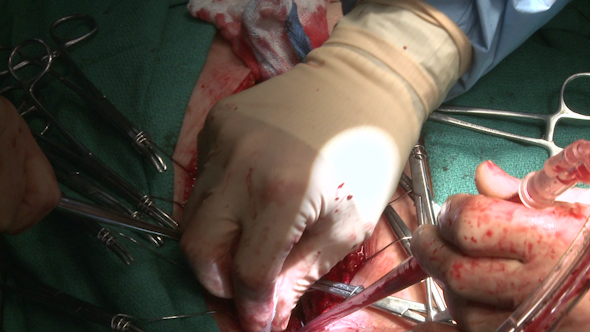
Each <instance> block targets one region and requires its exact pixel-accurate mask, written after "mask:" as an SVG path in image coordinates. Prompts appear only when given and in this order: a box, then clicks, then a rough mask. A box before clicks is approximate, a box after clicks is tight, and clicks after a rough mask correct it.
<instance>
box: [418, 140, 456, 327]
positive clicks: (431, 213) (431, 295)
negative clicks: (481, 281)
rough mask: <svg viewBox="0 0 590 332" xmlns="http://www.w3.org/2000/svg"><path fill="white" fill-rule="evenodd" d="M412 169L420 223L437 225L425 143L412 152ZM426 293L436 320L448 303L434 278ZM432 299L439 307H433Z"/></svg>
mask: <svg viewBox="0 0 590 332" xmlns="http://www.w3.org/2000/svg"><path fill="white" fill-rule="evenodd" d="M409 160H410V170H411V172H412V190H413V192H414V205H415V206H416V217H417V219H418V225H420V226H421V225H436V215H435V210H434V205H433V198H432V189H431V188H432V182H431V179H430V172H429V170H428V164H427V160H428V155H427V154H426V148H425V147H424V146H423V145H420V144H418V145H416V146H414V148H413V149H412V152H411V154H410V159H409ZM426 295H427V298H428V299H427V301H428V303H427V309H428V319H429V320H434V319H435V316H436V315H439V314H440V313H442V312H445V310H446V308H447V307H446V304H445V301H444V299H443V296H442V294H440V292H439V289H438V288H437V287H436V284H435V283H434V280H433V279H432V278H427V279H426ZM432 300H434V302H435V303H436V306H437V308H436V309H435V308H433V307H432Z"/></svg>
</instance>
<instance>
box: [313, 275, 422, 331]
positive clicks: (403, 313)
mask: <svg viewBox="0 0 590 332" xmlns="http://www.w3.org/2000/svg"><path fill="white" fill-rule="evenodd" d="M311 288H312V289H314V290H319V291H322V292H325V293H329V294H332V295H336V296H340V297H343V298H349V297H351V296H354V295H357V294H358V293H360V292H361V291H362V290H363V289H364V288H363V286H353V285H348V284H345V283H341V282H336V281H331V280H323V279H320V280H318V281H316V282H315V283H314V284H313V285H312V286H311ZM370 306H371V307H373V308H375V309H378V310H381V311H384V312H386V313H390V314H394V315H396V316H398V317H402V318H406V319H408V320H410V321H412V322H415V323H423V322H425V321H426V318H425V317H424V316H422V315H421V314H425V313H426V306H425V305H424V304H422V303H419V302H414V301H411V300H405V299H401V298H398V297H395V296H388V297H386V298H384V299H382V300H380V301H377V302H375V303H373V304H371V305H370Z"/></svg>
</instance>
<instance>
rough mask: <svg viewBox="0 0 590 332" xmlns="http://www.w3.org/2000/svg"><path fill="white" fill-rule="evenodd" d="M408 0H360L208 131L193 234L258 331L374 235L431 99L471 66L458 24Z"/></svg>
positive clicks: (276, 325) (190, 217)
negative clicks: (301, 59)
mask: <svg viewBox="0 0 590 332" xmlns="http://www.w3.org/2000/svg"><path fill="white" fill-rule="evenodd" d="M385 3H388V2H387V1H386V2H385ZM392 3H393V2H392ZM395 4H396V7H394V6H389V5H388V4H386V5H376V4H371V3H365V4H362V5H359V6H358V7H357V8H356V9H355V11H353V12H352V13H351V14H350V15H351V17H352V19H347V18H344V19H343V20H341V21H340V22H339V24H338V26H337V28H336V29H335V30H334V33H333V35H332V37H330V39H329V40H328V41H327V42H326V43H325V44H324V46H322V47H320V48H318V49H316V50H314V51H313V52H311V53H310V55H309V56H308V58H307V60H306V64H300V65H297V66H296V67H295V68H294V69H292V70H291V71H289V72H287V73H285V74H282V75H280V76H278V77H275V78H273V79H270V80H268V81H266V82H264V83H262V84H260V85H257V86H255V87H253V88H251V89H248V90H246V91H244V92H242V93H239V94H237V95H234V96H232V97H229V98H226V99H224V100H222V101H220V102H219V103H218V104H217V105H216V106H215V107H214V108H213V109H212V110H211V112H210V114H209V117H208V119H207V122H206V124H205V127H204V129H203V131H202V132H201V133H200V136H199V141H198V142H199V146H198V158H199V159H198V168H199V178H198V180H197V183H196V186H195V189H194V191H193V193H192V194H191V197H190V199H189V202H188V204H187V207H186V209H185V211H184V217H183V224H184V227H185V233H184V235H183V238H182V243H181V245H182V248H183V251H184V253H185V255H186V257H187V259H188V261H189V262H190V264H191V265H192V266H193V268H194V270H195V274H196V275H197V278H198V279H199V281H200V282H201V283H202V284H203V285H204V286H205V288H207V290H209V291H210V292H211V293H213V294H214V295H216V296H219V297H224V298H232V297H233V298H234V302H235V305H236V308H237V310H238V314H239V319H240V323H241V325H242V327H243V328H244V329H245V330H247V331H263V330H270V329H271V328H272V329H273V330H282V329H284V328H285V327H286V325H287V323H288V320H289V317H290V313H291V310H292V309H293V308H294V306H295V304H296V303H297V300H298V299H299V297H300V296H301V295H302V294H303V293H304V292H305V291H306V290H307V289H308V288H309V286H310V285H311V284H313V283H314V282H315V281H316V280H317V279H318V278H320V277H321V276H322V275H323V274H325V273H327V272H328V271H329V270H330V268H331V267H332V266H334V265H335V264H336V263H337V262H338V261H340V260H341V259H342V258H343V257H344V256H345V255H346V254H347V253H349V252H350V251H351V250H352V249H354V248H356V247H357V246H358V245H359V244H360V243H362V242H363V241H364V240H366V239H367V238H368V237H369V236H370V235H371V233H372V232H373V229H374V227H375V225H376V223H377V221H378V218H379V216H380V215H381V213H382V211H383V209H384V207H385V205H386V204H387V202H388V200H389V198H390V197H391V195H392V193H393V190H394V188H395V185H396V184H397V181H398V179H399V176H400V174H401V171H402V168H403V166H404V165H405V162H406V159H407V157H408V155H409V152H410V149H411V148H412V147H413V145H414V144H415V143H416V141H417V140H418V136H419V132H420V129H421V125H422V123H423V121H424V120H425V119H426V117H427V115H428V112H429V111H430V110H432V109H434V108H435V107H436V106H438V104H439V103H440V101H441V100H442V98H443V97H444V95H445V94H446V91H448V89H449V88H450V86H451V85H452V84H453V83H454V82H455V81H456V80H457V78H458V77H459V76H460V75H461V73H462V72H463V71H464V70H465V68H466V66H467V65H465V62H467V63H468V61H469V50H470V49H469V46H468V43H467V42H466V39H465V38H464V36H463V35H462V34H461V32H460V31H459V30H458V28H457V27H456V26H454V24H452V23H451V22H450V21H448V19H446V18H445V17H444V16H441V14H440V13H438V12H436V11H435V10H434V9H432V8H430V7H426V6H422V5H420V4H419V3H418V2H413V1H409V2H407V3H405V2H400V1H395ZM347 17H348V16H347ZM380 19H381V20H380ZM375 22H378V23H379V22H380V23H382V24H377V25H376V26H374V25H373V23H375ZM382 29H385V30H387V31H390V32H391V33H392V35H395V37H393V38H392V39H387V36H383V35H380V34H379V33H378V32H376V31H380V30H382ZM448 30H452V33H451V32H449V31H448ZM374 31H375V32H374ZM396 31H408V33H407V34H397V33H395V32H396ZM398 37H399V38H398ZM433 64H435V65H433Z"/></svg>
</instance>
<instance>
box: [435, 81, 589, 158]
mask: <svg viewBox="0 0 590 332" xmlns="http://www.w3.org/2000/svg"><path fill="white" fill-rule="evenodd" d="M581 77H590V73H578V74H574V75H572V76H570V77H568V78H567V79H566V80H565V82H564V83H563V85H562V86H561V91H560V92H559V106H558V108H557V110H556V111H555V112H554V113H551V114H533V113H523V112H512V111H503V110H494V109H485V108H472V107H459V106H441V107H440V108H439V109H438V110H436V111H434V112H433V113H432V114H431V115H430V117H429V119H430V120H433V121H436V122H441V123H446V124H450V125H453V126H457V127H460V128H466V129H471V130H473V131H477V132H480V133H484V134H489V135H493V136H497V137H503V138H507V139H510V140H513V141H517V142H520V143H525V144H530V145H535V146H539V147H542V148H544V149H545V150H547V152H548V153H549V156H550V157H553V156H554V155H556V154H558V153H559V152H561V150H563V148H561V147H559V146H557V144H555V141H554V135H555V126H556V125H557V123H558V122H559V121H560V120H561V119H577V120H584V121H588V120H590V116H587V115H583V114H580V113H578V112H574V111H573V110H572V109H571V108H570V107H569V106H567V104H566V102H565V99H564V92H565V88H566V87H567V85H568V84H569V83H570V82H571V81H573V80H575V79H578V78H581ZM448 114H465V115H488V116H500V117H507V118H520V119H530V120H541V121H543V122H545V133H544V135H543V137H541V138H535V137H527V136H522V135H518V134H512V133H508V132H505V131H501V130H497V129H492V128H488V127H485V126H481V125H477V124H473V123H470V122H467V121H464V120H459V119H456V118H453V117H451V116H449V115H448Z"/></svg>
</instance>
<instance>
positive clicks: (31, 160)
mask: <svg viewBox="0 0 590 332" xmlns="http://www.w3.org/2000/svg"><path fill="white" fill-rule="evenodd" d="M60 197H61V191H60V189H59V186H58V185H57V181H56V179H55V175H54V174H53V169H52V168H51V165H50V164H49V162H48V161H47V158H45V155H44V154H43V152H41V149H40V148H39V146H38V145H37V143H36V142H35V140H34V139H33V136H32V134H31V131H30V130H29V127H28V126H27V124H26V122H25V121H24V120H23V118H22V117H21V116H20V115H19V114H18V112H17V111H16V109H15V108H14V106H13V105H12V104H11V103H10V102H9V101H8V100H6V99H4V98H2V97H0V232H2V233H4V232H6V233H10V234H14V233H19V232H22V231H23V230H25V229H27V228H29V227H31V226H32V225H34V224H35V223H36V222H38V221H39V220H41V219H42V218H43V217H44V216H45V215H47V214H48V213H49V212H50V211H51V210H52V209H53V208H54V207H55V205H56V204H57V202H58V201H59V199H60Z"/></svg>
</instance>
